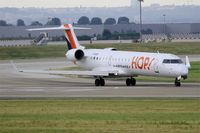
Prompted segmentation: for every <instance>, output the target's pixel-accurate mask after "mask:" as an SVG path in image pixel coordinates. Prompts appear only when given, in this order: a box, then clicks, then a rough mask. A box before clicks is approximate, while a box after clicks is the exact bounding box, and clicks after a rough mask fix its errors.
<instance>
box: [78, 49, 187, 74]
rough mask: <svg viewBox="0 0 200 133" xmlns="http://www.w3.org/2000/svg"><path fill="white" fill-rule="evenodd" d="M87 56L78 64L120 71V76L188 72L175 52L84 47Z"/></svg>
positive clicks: (88, 68) (96, 69)
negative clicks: (164, 52)
mask: <svg viewBox="0 0 200 133" xmlns="http://www.w3.org/2000/svg"><path fill="white" fill-rule="evenodd" d="M84 53H85V58H84V59H82V60H80V61H76V64H77V65H80V66H81V67H84V68H85V69H87V70H93V71H118V76H138V75H144V76H164V77H179V76H185V75H187V74H188V68H187V67H186V65H185V64H184V63H183V62H182V61H181V59H180V58H179V57H178V56H176V55H173V54H162V53H148V52H126V51H113V50H111V49H84Z"/></svg>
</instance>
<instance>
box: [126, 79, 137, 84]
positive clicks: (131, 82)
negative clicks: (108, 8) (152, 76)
mask: <svg viewBox="0 0 200 133" xmlns="http://www.w3.org/2000/svg"><path fill="white" fill-rule="evenodd" d="M126 85H127V86H135V85H136V80H135V78H127V79H126Z"/></svg>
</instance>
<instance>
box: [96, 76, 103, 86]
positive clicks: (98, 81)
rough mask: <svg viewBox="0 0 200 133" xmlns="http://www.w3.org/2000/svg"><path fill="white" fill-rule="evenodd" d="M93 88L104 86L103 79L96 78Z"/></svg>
mask: <svg viewBox="0 0 200 133" xmlns="http://www.w3.org/2000/svg"><path fill="white" fill-rule="evenodd" d="M95 86H105V80H104V79H103V78H101V77H100V78H98V79H96V80H95Z"/></svg>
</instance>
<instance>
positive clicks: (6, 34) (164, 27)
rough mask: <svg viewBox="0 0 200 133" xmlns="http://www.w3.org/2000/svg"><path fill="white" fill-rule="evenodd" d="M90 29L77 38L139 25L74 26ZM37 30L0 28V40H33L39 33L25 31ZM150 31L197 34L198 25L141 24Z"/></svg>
mask: <svg viewBox="0 0 200 133" xmlns="http://www.w3.org/2000/svg"><path fill="white" fill-rule="evenodd" d="M76 26H80V27H90V28H91V29H90V30H84V31H83V30H80V31H78V32H76V34H77V36H83V35H87V36H93V35H102V33H103V31H104V29H108V30H110V31H111V33H114V32H122V31H123V32H127V31H136V32H139V29H140V28H139V24H115V25H76ZM30 28H39V27H31V26H0V39H4V38H34V37H37V36H39V34H40V33H41V31H34V32H30V31H27V30H26V29H30ZM147 29H151V30H152V32H153V34H199V33H200V23H170V24H143V30H147ZM48 35H49V37H59V36H62V35H63V31H48Z"/></svg>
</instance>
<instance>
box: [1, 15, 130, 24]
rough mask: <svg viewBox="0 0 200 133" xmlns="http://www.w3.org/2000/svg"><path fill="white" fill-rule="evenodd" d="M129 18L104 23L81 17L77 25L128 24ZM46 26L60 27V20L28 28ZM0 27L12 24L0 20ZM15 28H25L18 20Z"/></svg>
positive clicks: (100, 20) (111, 19)
mask: <svg viewBox="0 0 200 133" xmlns="http://www.w3.org/2000/svg"><path fill="white" fill-rule="evenodd" d="M129 23H130V22H129V18H127V17H119V18H118V20H117V21H116V20H115V18H107V19H106V20H105V21H104V22H103V21H102V19H101V18H99V17H93V18H92V19H91V20H90V19H89V18H88V17H87V16H82V17H80V18H79V19H78V22H77V24H78V25H102V24H105V25H114V24H129ZM43 25H44V26H48V25H61V20H60V19H59V18H56V17H54V18H49V20H48V22H47V23H46V24H42V23H40V22H39V21H33V22H31V24H30V25H29V26H43ZM0 26H13V25H12V24H7V22H6V21H5V20H0ZM16 26H26V24H25V22H24V20H22V19H18V20H17V21H16Z"/></svg>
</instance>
